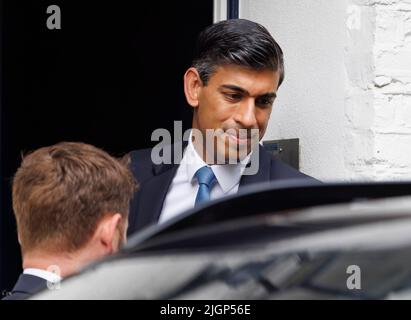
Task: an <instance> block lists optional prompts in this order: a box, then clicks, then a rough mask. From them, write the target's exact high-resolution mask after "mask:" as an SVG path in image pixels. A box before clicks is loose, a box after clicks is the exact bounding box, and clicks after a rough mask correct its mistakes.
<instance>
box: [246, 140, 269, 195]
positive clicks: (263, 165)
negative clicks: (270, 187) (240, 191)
mask: <svg viewBox="0 0 411 320" xmlns="http://www.w3.org/2000/svg"><path fill="white" fill-rule="evenodd" d="M258 151H259V154H258V156H259V157H258V164H259V167H258V172H257V173H256V174H253V175H243V176H242V177H241V180H240V188H242V187H244V186H247V185H250V184H253V183H259V182H268V181H270V170H271V155H270V154H269V153H268V152H266V151H265V150H264V148H263V147H262V146H261V145H259V148H258ZM255 156H256V155H255V153H253V154H252V155H251V157H254V158H252V159H251V161H256V159H255Z"/></svg>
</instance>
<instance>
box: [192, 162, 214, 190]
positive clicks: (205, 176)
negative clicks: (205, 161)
mask: <svg viewBox="0 0 411 320" xmlns="http://www.w3.org/2000/svg"><path fill="white" fill-rule="evenodd" d="M195 176H196V178H197V180H198V184H200V185H201V184H205V185H207V187H208V188H211V187H212V186H213V185H214V183H215V182H216V178H215V175H214V172H213V170H212V169H211V168H210V167H207V166H204V167H202V168H200V169H198V170H197V172H196V173H195Z"/></svg>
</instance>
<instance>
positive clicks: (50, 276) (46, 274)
mask: <svg viewBox="0 0 411 320" xmlns="http://www.w3.org/2000/svg"><path fill="white" fill-rule="evenodd" d="M23 273H24V274H30V275H32V276H36V277H39V278H42V279H44V280H47V281H49V282H53V283H55V282H59V281H61V279H62V278H61V277H60V276H59V275H57V274H55V273H53V272H50V271H47V270H42V269H36V268H27V269H24V270H23Z"/></svg>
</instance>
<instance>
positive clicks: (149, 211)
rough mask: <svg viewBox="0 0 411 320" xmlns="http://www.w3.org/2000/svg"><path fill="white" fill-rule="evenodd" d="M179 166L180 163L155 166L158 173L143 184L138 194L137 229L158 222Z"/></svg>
mask: <svg viewBox="0 0 411 320" xmlns="http://www.w3.org/2000/svg"><path fill="white" fill-rule="evenodd" d="M154 166H156V165H154ZM177 168H178V165H158V166H157V168H154V171H156V173H157V174H155V175H154V176H153V177H152V178H151V179H149V180H147V181H146V182H145V183H144V184H143V185H142V186H141V191H140V192H139V195H138V196H139V201H138V203H139V206H138V216H137V221H136V229H137V230H140V229H141V228H144V227H145V226H148V225H150V224H153V223H156V222H157V221H158V219H159V218H160V214H161V210H162V209H163V204H164V200H165V198H166V195H167V192H168V189H169V187H170V184H171V182H172V181H173V178H174V176H175V174H176V171H177Z"/></svg>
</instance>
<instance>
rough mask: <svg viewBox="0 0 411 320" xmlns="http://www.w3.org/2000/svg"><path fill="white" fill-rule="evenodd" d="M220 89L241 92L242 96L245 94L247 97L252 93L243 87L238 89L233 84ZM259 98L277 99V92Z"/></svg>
mask: <svg viewBox="0 0 411 320" xmlns="http://www.w3.org/2000/svg"><path fill="white" fill-rule="evenodd" d="M220 88H222V89H229V90H233V91H237V92H241V93H242V94H245V95H250V93H249V92H248V91H247V90H245V89H243V88H241V87H238V86H236V85H233V84H223V85H222V86H221V87H220ZM259 97H266V98H276V97H277V94H276V93H275V92H267V93H263V94H261V95H259Z"/></svg>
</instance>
